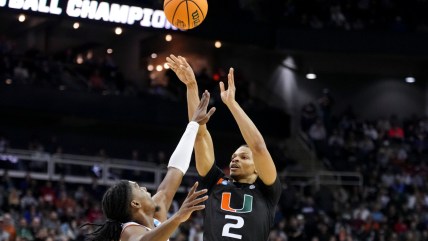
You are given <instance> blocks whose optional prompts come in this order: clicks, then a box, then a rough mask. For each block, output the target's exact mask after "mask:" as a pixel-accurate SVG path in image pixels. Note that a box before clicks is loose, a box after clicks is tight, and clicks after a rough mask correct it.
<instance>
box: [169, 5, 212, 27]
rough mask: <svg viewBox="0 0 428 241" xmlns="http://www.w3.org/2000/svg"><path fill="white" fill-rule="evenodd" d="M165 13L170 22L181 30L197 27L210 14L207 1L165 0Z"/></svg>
mask: <svg viewBox="0 0 428 241" xmlns="http://www.w3.org/2000/svg"><path fill="white" fill-rule="evenodd" d="M163 11H164V12H165V16H166V18H167V19H168V21H169V22H170V23H171V24H172V25H174V26H175V27H177V28H179V29H181V30H188V29H192V28H195V27H197V26H198V25H200V24H201V23H202V21H204V19H205V18H206V17H207V13H208V3H207V0H165V1H164V3H163Z"/></svg>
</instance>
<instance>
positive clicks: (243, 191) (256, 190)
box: [201, 165, 282, 241]
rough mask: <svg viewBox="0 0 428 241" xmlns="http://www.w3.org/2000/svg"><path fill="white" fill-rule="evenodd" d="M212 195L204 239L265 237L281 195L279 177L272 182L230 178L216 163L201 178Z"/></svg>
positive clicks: (258, 240) (255, 240) (256, 239)
mask: <svg viewBox="0 0 428 241" xmlns="http://www.w3.org/2000/svg"><path fill="white" fill-rule="evenodd" d="M201 188H207V189H208V195H209V198H208V200H207V201H206V204H205V205H206V207H205V210H204V240H205V241H219V240H222V241H223V240H235V241H236V240H245V241H266V240H267V239H268V236H269V232H270V229H271V228H272V225H273V221H274V215H275V207H276V205H277V203H278V201H279V197H280V195H281V190H282V188H281V183H280V182H279V179H278V177H277V178H276V180H275V182H274V183H273V184H272V185H271V186H266V185H265V184H264V183H263V182H262V181H261V180H260V179H259V178H257V180H256V181H255V182H254V183H253V184H248V183H238V182H233V181H232V180H229V179H228V178H227V177H226V176H225V174H224V173H223V172H222V171H221V170H220V169H219V168H218V167H217V166H216V165H213V167H212V168H211V170H210V171H209V172H208V174H207V175H206V176H205V177H203V178H202V180H201Z"/></svg>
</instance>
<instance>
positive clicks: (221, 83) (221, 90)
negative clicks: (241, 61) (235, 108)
mask: <svg viewBox="0 0 428 241" xmlns="http://www.w3.org/2000/svg"><path fill="white" fill-rule="evenodd" d="M219 85H220V92H224V83H223V82H222V81H220V82H219Z"/></svg>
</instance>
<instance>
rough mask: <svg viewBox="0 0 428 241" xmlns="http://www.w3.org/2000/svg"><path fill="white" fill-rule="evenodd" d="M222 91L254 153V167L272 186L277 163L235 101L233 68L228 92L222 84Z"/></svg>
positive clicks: (262, 178)
mask: <svg viewBox="0 0 428 241" xmlns="http://www.w3.org/2000/svg"><path fill="white" fill-rule="evenodd" d="M220 91H221V99H222V101H223V103H225V104H226V106H227V107H228V108H229V110H230V112H231V113H232V115H233V117H234V118H235V121H236V123H237V124H238V126H239V130H240V131H241V134H242V137H243V138H244V140H245V142H246V143H247V145H248V146H249V147H250V149H251V151H252V153H253V160H254V165H255V167H256V171H257V173H258V176H259V178H260V180H261V181H262V182H263V183H264V184H265V185H272V184H273V183H274V182H275V180H276V178H277V172H276V167H275V163H274V162H273V160H272V157H271V155H270V153H269V151H268V149H267V147H266V143H265V141H264V139H263V136H262V135H261V133H260V131H259V130H258V129H257V127H256V125H254V123H253V121H252V120H251V119H250V117H248V115H247V114H246V113H245V111H244V110H243V109H242V108H241V106H240V105H239V104H238V102H236V100H235V91H236V88H235V80H234V76H233V68H230V70H229V74H228V88H227V90H225V87H224V83H223V82H220Z"/></svg>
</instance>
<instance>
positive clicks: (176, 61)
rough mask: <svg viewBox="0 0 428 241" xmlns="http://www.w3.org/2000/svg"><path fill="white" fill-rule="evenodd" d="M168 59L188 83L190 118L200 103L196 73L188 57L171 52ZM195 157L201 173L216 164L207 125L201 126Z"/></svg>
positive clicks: (203, 173)
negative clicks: (187, 59) (188, 61)
mask: <svg viewBox="0 0 428 241" xmlns="http://www.w3.org/2000/svg"><path fill="white" fill-rule="evenodd" d="M166 60H167V62H168V65H169V66H170V68H171V69H172V70H173V71H174V72H175V74H176V75H177V77H178V78H179V79H180V81H181V82H183V83H184V84H185V85H186V89H187V110H188V116H189V120H190V118H192V116H193V114H194V112H195V110H196V108H197V106H198V105H199V91H198V84H197V82H196V78H195V74H194V73H193V69H192V67H190V65H189V63H187V61H186V59H185V58H183V57H181V56H178V57H176V56H174V55H172V54H171V55H170V57H167V58H166ZM195 159H196V170H197V171H198V173H199V175H201V176H205V175H206V174H207V173H208V171H209V170H210V169H211V167H212V165H213V164H214V146H213V141H212V138H211V135H210V133H209V131H208V129H207V126H206V125H201V126H200V127H199V131H198V135H197V136H196V141H195Z"/></svg>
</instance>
